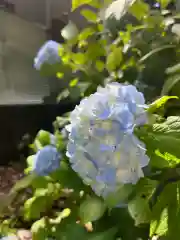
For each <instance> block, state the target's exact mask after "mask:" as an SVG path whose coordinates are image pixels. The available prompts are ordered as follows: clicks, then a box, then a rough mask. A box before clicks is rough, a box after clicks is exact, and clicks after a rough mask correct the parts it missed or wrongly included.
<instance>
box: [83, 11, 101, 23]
mask: <svg viewBox="0 0 180 240" xmlns="http://www.w3.org/2000/svg"><path fill="white" fill-rule="evenodd" d="M81 15H82V16H83V17H85V18H86V19H87V20H88V21H89V22H96V20H97V14H96V13H95V12H93V11H91V10H89V9H83V10H81Z"/></svg>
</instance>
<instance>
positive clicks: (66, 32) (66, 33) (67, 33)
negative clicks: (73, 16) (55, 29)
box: [61, 21, 79, 40]
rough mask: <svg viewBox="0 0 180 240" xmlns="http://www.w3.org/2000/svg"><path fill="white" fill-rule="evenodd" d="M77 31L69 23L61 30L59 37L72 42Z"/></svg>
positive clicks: (73, 25)
mask: <svg viewBox="0 0 180 240" xmlns="http://www.w3.org/2000/svg"><path fill="white" fill-rule="evenodd" d="M78 33H79V31H78V28H77V27H76V25H75V24H74V23H73V22H71V21H70V22H69V23H68V25H66V26H65V27H64V28H63V29H62V30H61V35H62V37H63V38H64V39H66V40H72V39H74V38H75V37H76V36H77V35H78Z"/></svg>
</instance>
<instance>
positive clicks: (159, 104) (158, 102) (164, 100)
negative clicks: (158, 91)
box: [147, 96, 178, 113]
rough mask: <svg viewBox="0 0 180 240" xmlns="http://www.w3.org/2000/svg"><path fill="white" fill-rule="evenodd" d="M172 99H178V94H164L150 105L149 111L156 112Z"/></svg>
mask: <svg viewBox="0 0 180 240" xmlns="http://www.w3.org/2000/svg"><path fill="white" fill-rule="evenodd" d="M170 99H178V97H176V96H163V97H161V98H159V99H157V100H156V101H154V102H153V103H151V104H150V105H149V108H148V110H147V111H148V112H150V113H154V112H156V111H157V110H159V109H161V108H163V107H164V105H165V104H166V103H167V102H168V101H169V100H170Z"/></svg>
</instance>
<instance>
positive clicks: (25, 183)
mask: <svg viewBox="0 0 180 240" xmlns="http://www.w3.org/2000/svg"><path fill="white" fill-rule="evenodd" d="M36 177H37V176H36V175H35V174H29V175H28V176H25V177H24V178H22V179H20V180H19V181H17V182H16V184H15V185H14V186H13V188H12V189H11V192H19V191H21V190H23V189H26V188H27V187H29V186H30V185H31V184H32V182H33V181H34V180H35V179H36Z"/></svg>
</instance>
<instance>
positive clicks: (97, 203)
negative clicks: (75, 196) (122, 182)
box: [79, 197, 106, 223]
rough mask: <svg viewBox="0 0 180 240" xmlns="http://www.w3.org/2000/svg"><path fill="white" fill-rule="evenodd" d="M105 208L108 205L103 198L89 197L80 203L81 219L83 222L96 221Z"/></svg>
mask: <svg viewBox="0 0 180 240" xmlns="http://www.w3.org/2000/svg"><path fill="white" fill-rule="evenodd" d="M105 210H106V205H105V203H104V202H103V201H102V200H101V199H99V198H97V197H89V198H87V199H86V200H85V201H84V202H83V203H82V204H81V205H80V209H79V215H80V219H81V221H82V222H83V223H87V222H92V221H96V220H98V219H99V218H101V217H102V216H103V214H104V212H105Z"/></svg>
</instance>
